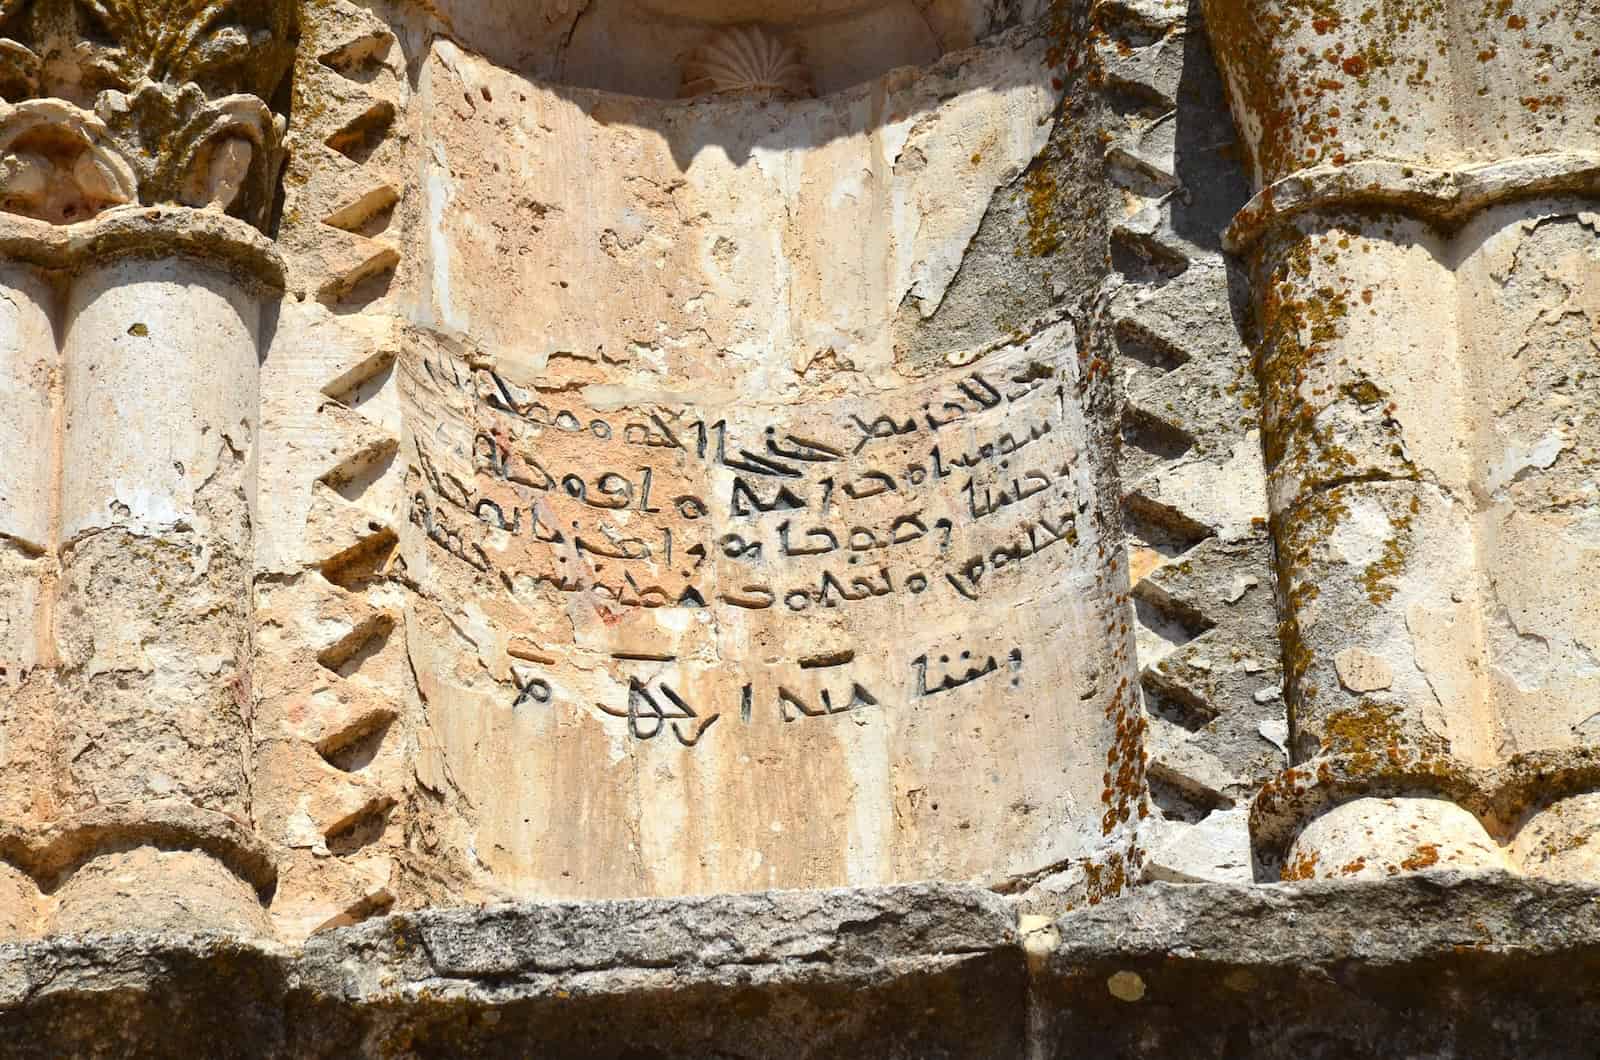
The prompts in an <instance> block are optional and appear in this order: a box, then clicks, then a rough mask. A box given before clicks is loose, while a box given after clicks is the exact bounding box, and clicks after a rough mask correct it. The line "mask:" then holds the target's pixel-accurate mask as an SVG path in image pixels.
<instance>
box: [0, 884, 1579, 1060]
mask: <svg viewBox="0 0 1600 1060" xmlns="http://www.w3.org/2000/svg"><path fill="white" fill-rule="evenodd" d="M1597 898H1600V894H1597V892H1596V891H1595V889H1594V888H1593V887H1591V886H1577V885H1570V884H1557V883H1550V882H1541V881H1530V880H1526V879H1522V878H1518V877H1513V876H1508V875H1504V874H1501V875H1491V876H1476V877H1468V876H1464V875H1461V874H1455V873H1431V874H1424V875H1412V876H1408V877H1404V878H1400V879H1393V880H1384V881H1372V882H1350V881H1331V882H1319V883H1315V884H1302V885H1293V886H1285V885H1273V886H1254V887H1252V886H1236V885H1220V884H1197V885H1171V884H1160V883H1158V884H1152V885H1149V886H1147V887H1144V888H1141V889H1140V890H1139V891H1138V892H1137V893H1136V894H1134V895H1132V896H1130V897H1127V898H1123V899H1119V900H1117V901H1114V902H1108V903H1105V904H1103V905H1100V906H1097V907H1095V908H1094V909H1090V910H1084V911H1081V912H1077V913H1072V914H1069V915H1067V916H1065V917H1063V918H1061V919H1060V920H1058V921H1056V922H1054V923H1053V924H1051V923H1050V922H1049V921H1047V920H1046V921H1042V922H1041V923H1042V925H1043V926H1033V923H1032V922H1030V923H1029V925H1028V927H1027V928H1025V929H1019V922H1018V918H1017V916H1016V913H1015V911H1014V910H1013V909H1012V908H1010V907H1009V906H1008V904H1007V903H1006V902H1005V900H1003V899H1000V898H998V897H996V896H995V895H993V894H991V893H988V892H985V891H983V890H980V889H976V888H965V887H952V886H917V887H897V888H881V889H867V890H858V891H837V890H836V891H822V892H787V893H784V892H774V893H769V894H754V895H745V896H734V897H721V898H706V899H672V900H646V901H623V902H587V903H550V904H541V903H525V904H517V905H502V906H492V907H488V908H485V909H481V910H461V911H454V912H425V913H419V914H407V915H399V916H395V917H392V918H387V919H383V920H376V921H373V922H371V923H369V924H364V925H360V926H357V927H352V928H343V929H338V930H334V931H330V932H327V933H324V934H322V935H320V936H318V937H317V938H315V939H313V940H311V941H310V942H308V943H307V944H305V945H304V946H303V947H298V948H285V947H280V946H275V945H271V944H264V943H249V942H240V941H239V940H237V939H231V938H225V937H216V936H211V937H207V936H201V935H181V934H170V935H143V936H138V935H128V934H110V935H99V936H87V937H85V936H64V937H57V938H53V939H48V940H40V941H34V942H26V943H9V944H5V945H4V946H0V1031H3V1032H4V1034H5V1036H6V1042H7V1053H8V1055H15V1056H19V1057H32V1056H104V1055H116V1056H170V1055H173V1054H174V1053H175V1052H183V1051H191V1050H198V1051H201V1052H203V1053H204V1054H205V1055H208V1056H219V1057H279V1056H282V1057H291V1056H292V1057H322V1056H328V1057H333V1056H361V1057H380V1056H418V1057H429V1056H460V1055H467V1054H470V1055H474V1056H491V1057H493V1056H526V1055H529V1054H530V1053H532V1054H537V1055H555V1056H573V1055H582V1056H594V1057H635V1056H653V1057H700V1056H708V1055H715V1056H727V1057H751V1058H755V1057H769V1056H801V1057H828V1056H841V1057H842V1056H861V1055H874V1056H879V1055H881V1056H890V1057H927V1056H955V1057H1012V1056H1015V1057H1022V1056H1040V1057H1054V1056H1060V1057H1067V1056H1078V1055H1082V1054H1083V1052H1084V1051H1085V1050H1089V1051H1092V1052H1095V1053H1097V1054H1105V1055H1116V1056H1151V1057H1155V1056H1196V1057H1231V1056H1241V1055H1250V1056H1269V1057H1280V1056H1281V1057H1304V1056H1329V1057H1332V1056H1340V1057H1375V1058H1376V1057H1389V1056H1395V1055H1440V1056H1460V1057H1495V1056H1505V1055H1521V1056H1550V1057H1566V1056H1574V1057H1576V1056H1586V1055H1589V1051H1590V1048H1589V1040H1590V1037H1591V1036H1592V1035H1593V1033H1594V1032H1595V1031H1596V1029H1597V1027H1596V1016H1595V1011H1594V1007H1593V1005H1591V1004H1588V1003H1587V1002H1586V1000H1585V999H1586V997H1587V991H1589V990H1590V988H1591V985H1592V982H1593V978H1592V977H1593V976H1594V974H1595V972H1596V970H1597V969H1596V968H1595V962H1596V960H1597V959H1600V957H1597V954H1600V919H1597V918H1600V914H1597V912H1596V911H1597V909H1600V902H1597ZM1490 999H1493V1004H1489V1003H1488V1002H1489V1000H1490Z"/></svg>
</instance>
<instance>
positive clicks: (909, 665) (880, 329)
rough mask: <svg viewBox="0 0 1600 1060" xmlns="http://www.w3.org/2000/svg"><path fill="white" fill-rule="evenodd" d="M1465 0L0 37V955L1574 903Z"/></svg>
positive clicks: (1533, 399) (1533, 162)
mask: <svg viewBox="0 0 1600 1060" xmlns="http://www.w3.org/2000/svg"><path fill="white" fill-rule="evenodd" d="M1202 6H1203V8H1204V10H1203V11H1202V10H1201V8H1202ZM1512 6H1514V7H1515V8H1516V10H1514V11H1513V10H1511V9H1510V7H1508V6H1507V5H1505V4H1487V5H1485V4H1482V3H1479V2H1477V0H1473V2H1470V3H1469V2H1466V0H1461V2H1455V0H1447V2H1431V3H1424V4H1391V3H1377V4H1373V5H1369V4H1366V3H1365V2H1364V0H1363V3H1361V4H1355V3H1341V2H1338V0H1317V2H1315V3H1311V2H1305V0H1206V2H1205V3H1204V4H1203V5H1202V4H1200V3H1199V2H1198V0H1197V2H1196V3H1195V4H1193V5H1188V4H1184V3H1171V4H1167V3H1147V2H1145V0H1102V2H1100V3H1097V4H1093V5H1091V4H1088V3H1059V2H1054V0H1006V2H1002V3H996V2H987V0H827V2H799V0H794V2H780V0H737V2H712V0H589V2H587V3H578V2H573V3H568V2H565V0H529V2H526V3H522V2H510V0H429V2H428V3H419V2H412V0H361V2H356V0H319V2H317V3H306V4H295V3H291V2H289V0H32V2H22V0H0V452H3V453H5V454H7V455H8V458H7V459H6V460H4V461H0V936H4V937H5V938H18V937H33V936H41V935H52V934H83V933H92V932H99V931H111V930H119V929H121V928H124V927H126V926H128V925H130V924H132V923H134V922H136V921H137V922H139V923H142V924H145V925H148V926H151V927H154V928H157V929H161V930H165V931H169V932H179V931H190V930H192V931H201V932H218V933H222V934H224V935H229V936H239V937H244V936H248V937H251V938H256V939H270V940H277V941H281V942H285V943H291V944H299V943H301V942H303V941H305V940H306V939H307V938H309V937H310V936H313V935H317V934H320V933H326V932H330V931H334V930H336V929H340V928H344V927H347V926H349V925H353V924H355V923H357V922H359V921H362V920H366V919H369V918H374V917H379V916H382V915H385V914H389V913H407V912H413V911H417V910H422V909H427V908H430V907H447V908H448V907H467V906H477V905H480V904H488V903H492V902H499V901H503V900H524V901H526V900H545V899H562V900H570V901H573V902H577V903H582V902H586V901H589V900H593V899H641V898H649V899H661V900H663V901H664V904H662V905H660V906H652V907H651V908H652V909H656V908H660V909H666V908H673V909H677V908H687V906H677V905H672V904H671V902H670V901H667V900H675V899H684V900H687V899H686V896H696V895H707V894H711V895H715V894H727V893H731V892H746V891H761V890H774V889H784V890H792V889H801V890H810V891H812V892H815V893H819V894H820V893H823V889H828V888H852V889H857V890H856V891H851V892H849V893H851V894H852V895H855V896H856V897H852V898H850V899H848V901H855V900H857V898H859V895H860V894H861V893H865V892H862V891H860V890H859V889H862V888H869V887H876V886H879V885H884V886H899V885H907V886H916V887H921V886H923V885H925V884H926V883H927V881H939V884H940V885H941V886H943V885H951V886H954V885H959V886H960V887H962V888H967V889H968V890H964V891H962V893H963V894H967V895H968V896H969V897H971V896H972V895H974V894H976V895H977V897H976V898H973V899H972V905H973V907H974V908H977V907H982V908H983V909H987V910H991V911H993V910H999V912H997V913H995V915H996V916H997V917H1001V918H1002V919H1003V918H1010V919H1008V920H1006V923H1007V925H1009V926H1007V928H1006V929H1005V930H1006V931H1007V932H1011V935H1009V936H1008V938H1009V940H1010V941H1009V942H1008V943H1007V945H1018V946H1024V947H1026V953H1027V957H1026V966H1027V969H1028V974H1030V975H1037V974H1041V969H1044V968H1046V967H1047V965H1048V964H1049V961H1050V960H1051V958H1050V956H1049V953H1050V947H1051V946H1054V945H1056V944H1057V943H1059V941H1060V934H1059V932H1057V933H1056V934H1055V935H1054V937H1053V940H1052V936H1051V932H1053V931H1055V929H1053V928H1046V927H1041V926H1040V925H1041V924H1044V923H1045V922H1047V921H1048V920H1049V919H1050V918H1052V917H1055V916H1059V915H1061V914H1062V913H1064V912H1065V911H1067V910H1072V909H1080V910H1081V909H1083V908H1086V907H1090V906H1095V907H1102V906H1104V904H1105V903H1107V902H1109V901H1111V900H1112V899H1115V898H1118V897H1119V896H1122V895H1124V894H1125V892H1127V891H1128V890H1130V889H1131V888H1135V887H1140V886H1143V885H1146V884H1151V883H1155V882H1166V883H1174V882H1184V883H1195V884H1198V885H1201V886H1207V885H1214V884H1229V885H1238V886H1240V887H1241V888H1243V887H1245V886H1246V885H1251V884H1255V883H1265V882H1267V881H1269V880H1271V881H1279V880H1288V881H1291V882H1293V881H1299V880H1305V879H1336V880H1349V881H1362V880H1369V881H1385V880H1388V879H1390V878H1391V877H1398V876H1405V875H1408V874H1411V873H1416V872H1426V871H1430V870H1434V869H1438V868H1452V869H1458V870H1464V871H1467V872H1469V873H1477V874H1480V875H1482V874H1485V873H1492V872H1503V873H1510V874H1513V875H1520V876H1522V877H1538V876H1543V877H1554V878H1558V879H1561V880H1567V881H1591V882H1592V881H1593V877H1594V875H1595V872H1596V866H1597V865H1600V861H1597V859H1600V853H1597V851H1600V846H1596V845H1595V840H1594V837H1595V836H1596V835H1597V834H1600V818H1597V816H1596V813H1597V809H1596V806H1597V801H1600V794H1597V793H1600V757H1597V755H1596V746H1597V745H1596V738H1597V734H1600V721H1597V715H1596V714H1595V710H1594V703H1593V702H1592V701H1593V699H1594V696H1593V694H1592V693H1594V692H1595V691H1596V689H1597V687H1600V663H1597V662H1596V652H1600V642H1597V638H1600V628H1597V620H1596V614H1597V613H1600V610H1597V606H1600V602H1597V601H1596V599H1594V592H1593V590H1592V588H1591V586H1592V584H1593V583H1594V581H1595V578H1594V577H1593V575H1594V573H1595V571H1594V569H1593V568H1595V567H1596V566H1597V563H1600V561H1597V556H1600V521H1597V517H1596V516H1597V512H1600V508H1597V507H1596V504H1597V500H1596V497H1595V485H1594V482H1593V481H1592V477H1593V476H1592V474H1591V472H1592V469H1593V466H1594V464H1595V462H1596V461H1600V432H1597V430H1596V428H1595V426H1594V423H1593V422H1592V421H1593V415H1592V411H1593V405H1594V402H1595V401H1596V400H1600V395H1597V394H1596V393H1595V392H1594V391H1595V387H1596V385H1597V382H1596V381H1597V380H1600V375H1595V374H1594V372H1593V371H1592V364H1593V361H1594V358H1595V355H1596V353H1597V352H1600V300H1597V299H1600V279H1597V277H1600V235H1597V230H1600V212H1597V210H1596V207H1595V198H1596V195H1597V194H1600V146H1597V144H1600V99H1597V96H1596V93H1595V90H1594V78H1595V70H1596V69H1597V65H1596V62H1597V58H1596V57H1597V54H1600V53H1597V52H1596V43H1595V41H1594V40H1592V39H1591V38H1592V37H1593V36H1594V35H1595V30H1594V28H1593V26H1592V25H1591V23H1592V22H1593V21H1594V11H1593V10H1592V8H1593V4H1592V3H1589V4H1578V5H1572V4H1568V5H1565V6H1563V5H1559V4H1555V3H1553V2H1544V0H1539V2H1533V3H1527V4H1518V5H1512ZM14 454H27V455H28V456H29V457H31V458H30V459H11V458H10V456H11V455H14ZM1334 890H1336V889H1330V891H1328V892H1327V893H1333V891H1334ZM1155 891H1156V892H1157V893H1165V892H1162V890H1161V888H1156V889H1155ZM873 893H874V894H876V893H878V892H873ZM918 893H919V894H921V893H922V892H918ZM940 893H941V894H942V893H943V892H942V891H941V892H940ZM1228 893H1234V892H1228ZM1237 893H1240V894H1245V893H1252V894H1253V893H1257V892H1246V891H1244V890H1242V889H1241V890H1240V891H1239V892H1237ZM1268 893H1270V895H1272V896H1274V897H1271V898H1270V899H1268V898H1264V899H1262V901H1263V902H1266V903H1268V904H1270V903H1271V902H1278V901H1280V900H1282V899H1281V895H1282V894H1283V893H1284V891H1282V890H1272V891H1270V892H1268ZM1308 893H1309V892H1308ZM1319 893H1321V892H1319ZM805 900H807V901H808V900H810V899H805ZM1253 900H1254V899H1252V901H1253ZM794 901H801V899H794ZM826 901H828V902H833V901H839V902H845V901H847V899H844V898H831V899H826ZM862 901H866V900H865V899H862ZM876 901H877V899H876V898H874V899H872V900H871V901H869V902H868V903H867V904H869V905H870V904H871V903H872V902H876ZM570 908H571V909H577V910H588V911H591V912H592V911H593V910H594V909H596V908H603V909H614V908H618V907H612V906H603V907H602V906H593V905H574V906H572V907H570ZM697 908H698V907H697ZM786 908H787V907H786ZM874 908H876V906H874ZM463 915H466V914H463ZM584 915H587V914H584ZM873 915H874V916H875V915H876V914H873ZM896 915H898V914H896ZM919 915H920V914H919ZM573 916H574V919H575V920H579V919H581V917H580V916H579V915H578V914H576V913H575V914H573ZM1022 916H1027V917H1030V918H1040V917H1042V918H1044V919H1043V920H1038V921H1035V920H1033V919H1030V920H1029V921H1027V922H1026V923H1030V924H1033V929H1031V930H1030V931H1025V932H1023V934H1025V935H1026V936H1027V938H1026V941H1024V942H1018V941H1017V939H1018V937H1021V936H1020V935H1018V932H1017V931H1014V930H1013V927H1015V928H1019V929H1020V928H1021V927H1022V925H1023V924H1024V921H1022V920H1020V919H1019V918H1020V917H1022ZM393 923H395V924H400V925H403V924H404V923H406V922H405V921H400V920H397V921H394V922H393ZM919 923H920V922H919ZM697 930H698V928H697ZM807 930H809V929H807ZM918 930H921V929H920V928H919V929H918ZM1141 930H1142V929H1141ZM1152 930H1154V929H1152ZM705 934H706V935H707V937H712V936H715V937H717V938H719V939H720V938H721V937H722V936H721V935H719V934H718V932H716V931H707V932H705ZM1012 936H1016V937H1012ZM363 937H366V936H363ZM930 937H931V936H930ZM394 939H399V940H401V942H396V941H394ZM394 939H391V940H390V941H389V942H386V943H384V945H390V946H392V947H396V948H400V947H401V945H402V942H403V943H404V946H407V947H410V946H413V943H412V941H410V939H411V936H409V935H407V934H406V932H405V930H404V929H403V928H398V929H397V931H396V933H395V935H394ZM274 944H275V943H274ZM937 944H938V945H939V946H941V947H944V946H945V945H946V943H945V942H944V941H939V942H938V943H937ZM448 945H455V943H448ZM448 945H446V944H444V943H441V945H440V946H439V947H437V948H434V949H429V950H428V955H427V956H426V958H424V957H421V956H417V957H415V958H414V959H415V960H416V961H418V962H420V961H423V960H424V959H426V960H428V961H447V960H448V959H450V958H449V956H448V952H449V951H448ZM719 945H720V943H719ZM964 945H965V943H963V942H961V941H960V940H959V939H957V940H956V941H955V942H952V943H950V944H949V948H948V950H946V949H941V950H940V958H941V959H944V958H947V957H948V958H950V959H951V960H952V961H957V960H965V959H966V955H967V954H968V953H969V951H968V950H966V949H963V948H962V947H963V946H964ZM462 946H463V948H464V949H474V953H475V956H474V957H473V960H479V959H482V960H488V959H489V958H485V957H483V956H482V954H483V953H489V954H491V955H492V956H493V958H494V959H496V960H498V959H499V955H500V954H501V952H502V950H507V949H515V948H516V947H515V946H512V945H511V944H509V943H508V944H506V945H505V946H501V947H499V948H495V947H493V946H479V945H478V944H477V943H475V942H474V943H471V944H470V945H469V944H462ZM756 949H759V947H756ZM478 951H481V952H478ZM408 952H412V953H416V952H419V951H417V950H415V949H413V950H410V951H408ZM700 952H701V951H698V950H697V951H696V953H697V954H699V953H700ZM752 952H755V949H753V950H752ZM806 953H807V955H808V959H809V955H810V954H811V953H812V951H811V950H806ZM406 959H407V960H411V959H413V958H410V957H408V958H406ZM652 959H653V958H652ZM696 959H697V960H698V959H700V957H699V956H697V957H696ZM740 959H741V960H743V955H742V954H741V958H740ZM762 960H763V961H764V960H765V958H762ZM760 963H761V962H759V961H757V962H754V964H752V966H755V964H760ZM359 965H360V961H359V960H358V961H355V962H354V965H353V966H359ZM761 966H762V967H763V968H765V965H764V964H762V965H761ZM416 967H421V964H420V963H419V964H417V965H416ZM474 967H476V965H474ZM563 967H565V966H563ZM662 967H665V966H664V965H663V966H662ZM741 967H743V965H741ZM658 970H659V969H658ZM351 974H356V973H351ZM360 974H361V975H365V974H366V973H365V971H364V970H361V971H360ZM418 974H419V975H421V974H422V973H418ZM508 974H509V973H508ZM517 974H522V973H521V972H518V973H517ZM541 974H542V973H541ZM741 974H742V973H741ZM762 974H765V972H763V973H762ZM1108 974H1111V973H1108ZM1128 976H1132V978H1131V979H1130V978H1128ZM508 981H509V980H508ZM1018 982H1019V983H1020V982H1021V980H1020V979H1019V980H1018ZM1237 982H1238V981H1236V984H1235V985H1237ZM1100 985H1103V986H1104V988H1105V989H1106V990H1109V991H1110V996H1111V997H1113V998H1114V999H1115V1000H1116V1001H1117V1002H1118V1003H1119V1004H1134V1003H1137V1002H1138V1001H1140V1000H1141V999H1142V998H1143V997H1144V996H1145V989H1146V988H1145V984H1144V982H1143V980H1141V979H1139V976H1138V975H1137V974H1135V973H1133V972H1132V971H1128V970H1124V969H1120V968H1119V969H1118V970H1117V972H1116V973H1115V974H1112V981H1110V982H1107V983H1105V984H1099V985H1097V989H1099V988H1100ZM1234 988H1235V987H1234V986H1229V987H1228V989H1234ZM306 989H308V990H309V989H311V988H309V987H308V988H306ZM385 989H387V987H385ZM408 989H409V988H408ZM1020 989H1021V988H1020V987H1019V990H1020ZM1254 989H1255V986H1254V985H1251V984H1250V983H1246V984H1245V985H1244V986H1238V991H1239V992H1241V993H1248V992H1249V991H1250V990H1254ZM0 993H3V991H0ZM1031 996H1032V995H1030V997H1031ZM1041 996H1042V995H1041ZM563 1000H565V999H563ZM1035 1000H1037V999H1035ZM1032 1003H1034V1001H1030V1004H1032ZM3 1004H4V1002H3V1001H0V1007H3ZM373 1040H374V1041H375V1040H376V1039H373ZM363 1047H366V1046H363ZM374 1048H376V1047H374ZM1041 1055H1043V1054H1041Z"/></svg>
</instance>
